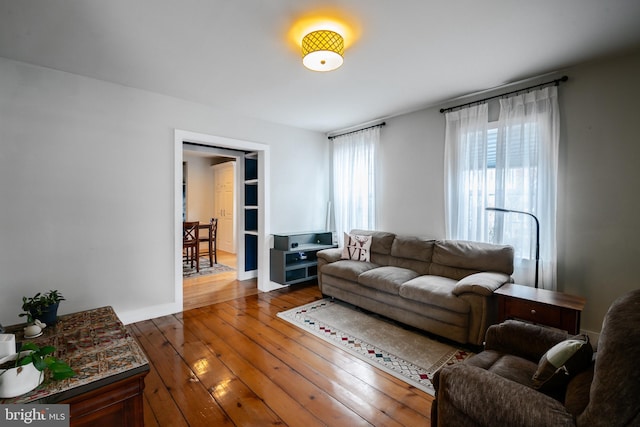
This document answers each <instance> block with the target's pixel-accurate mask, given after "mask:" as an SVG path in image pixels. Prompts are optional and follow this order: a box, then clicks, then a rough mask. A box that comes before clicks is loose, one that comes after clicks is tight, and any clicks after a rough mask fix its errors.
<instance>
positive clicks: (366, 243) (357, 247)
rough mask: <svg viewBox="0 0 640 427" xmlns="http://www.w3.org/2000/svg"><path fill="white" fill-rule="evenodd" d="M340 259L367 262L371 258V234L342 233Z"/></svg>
mask: <svg viewBox="0 0 640 427" xmlns="http://www.w3.org/2000/svg"><path fill="white" fill-rule="evenodd" d="M342 259H352V260H355V261H366V262H369V261H370V260H371V236H360V235H357V234H347V233H344V247H343V248H342Z"/></svg>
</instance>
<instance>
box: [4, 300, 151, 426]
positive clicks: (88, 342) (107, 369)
mask: <svg viewBox="0 0 640 427" xmlns="http://www.w3.org/2000/svg"><path fill="white" fill-rule="evenodd" d="M23 326H24V325H14V326H10V327H8V328H7V333H14V334H15V335H16V342H25V341H32V342H34V343H35V344H36V345H38V346H44V345H52V346H54V347H56V352H55V353H54V355H55V356H57V357H59V358H61V359H63V360H64V361H65V362H67V363H68V364H69V365H70V366H71V368H72V369H73V370H74V371H76V374H77V375H76V376H75V377H72V378H68V379H65V380H60V381H52V380H49V379H48V378H47V379H46V380H45V382H44V383H42V384H41V385H40V386H39V387H37V388H36V389H35V390H32V391H30V392H29V393H26V394H23V395H22V396H18V397H14V398H11V399H0V404H11V403H39V404H48V403H63V404H69V415H70V420H69V421H70V425H71V427H84V426H91V427H112V426H126V427H139V426H143V425H144V412H143V395H142V392H143V389H144V378H145V376H146V375H147V373H148V372H149V362H148V360H147V358H146V355H145V354H144V352H143V350H142V348H140V346H139V345H138V343H137V341H136V340H135V339H134V338H133V337H132V336H131V334H130V333H129V332H128V330H127V328H126V327H125V326H124V325H123V324H122V322H121V321H120V319H118V316H117V315H116V314H115V312H114V311H113V309H112V308H111V307H100V308H96V309H92V310H87V311H82V312H78V313H73V314H67V315H63V316H59V317H58V322H57V323H56V324H55V325H53V326H49V327H47V328H45V329H44V331H43V333H42V336H39V337H37V338H34V339H31V340H27V339H26V338H24V334H23V331H22V328H23Z"/></svg>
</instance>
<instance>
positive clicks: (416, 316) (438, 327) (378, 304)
mask: <svg viewBox="0 0 640 427" xmlns="http://www.w3.org/2000/svg"><path fill="white" fill-rule="evenodd" d="M351 234H356V235H366V236H371V240H372V242H371V248H370V261H369V262H366V261H354V260H351V259H342V257H341V256H342V249H341V248H333V249H325V250H323V251H320V252H318V254H317V256H318V284H319V286H320V291H321V292H322V294H323V295H325V296H331V297H334V298H337V299H339V300H342V301H345V302H348V303H350V304H353V305H355V306H358V307H361V308H363V309H365V310H369V311H372V312H375V313H378V314H381V315H383V316H386V317H389V318H391V319H394V320H397V321H399V322H402V323H404V324H407V325H410V326H413V327H416V328H419V329H422V330H425V331H428V332H431V333H433V334H436V335H439V336H442V337H445V338H448V339H451V340H453V341H457V342H459V343H463V344H471V345H481V344H482V342H483V340H484V335H485V332H486V330H487V328H488V327H489V325H491V324H493V323H495V317H496V313H497V310H496V307H495V298H494V296H493V291H494V290H496V289H497V288H499V287H500V286H502V285H503V284H505V283H508V282H512V281H513V279H512V277H511V274H513V248H512V247H511V246H498V245H491V244H487V243H480V242H468V241H456V240H428V239H424V238H420V237H414V236H400V235H395V234H393V233H388V232H382V231H370V230H353V231H352V232H351Z"/></svg>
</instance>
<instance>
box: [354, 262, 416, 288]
mask: <svg viewBox="0 0 640 427" xmlns="http://www.w3.org/2000/svg"><path fill="white" fill-rule="evenodd" d="M416 277H418V273H416V272H415V271H412V270H408V269H406V268H399V267H388V266H387V267H378V268H374V269H372V270H368V271H365V272H364V273H362V274H361V275H360V276H358V283H359V284H361V285H362V286H367V287H369V288H373V289H377V290H380V291H383V292H387V293H390V294H394V295H398V292H399V290H400V285H402V284H403V283H405V282H406V281H408V280H411V279H413V278H416Z"/></svg>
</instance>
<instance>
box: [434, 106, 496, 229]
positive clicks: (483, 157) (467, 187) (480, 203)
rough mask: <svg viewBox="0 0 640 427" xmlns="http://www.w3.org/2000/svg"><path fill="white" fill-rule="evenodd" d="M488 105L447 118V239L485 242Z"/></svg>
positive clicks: (454, 113)
mask: <svg viewBox="0 0 640 427" xmlns="http://www.w3.org/2000/svg"><path fill="white" fill-rule="evenodd" d="M487 111H488V109H487V104H480V105H475V106H472V107H469V108H465V109H462V110H458V111H452V112H448V113H447V114H446V121H447V126H446V134H445V153H444V156H445V185H446V189H445V190H446V191H445V219H446V221H445V225H446V233H447V238H448V239H460V240H476V241H486V222H485V213H484V208H485V206H486V200H487V197H488V196H487V194H486V193H487V172H488V171H487V124H488V113H487Z"/></svg>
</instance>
